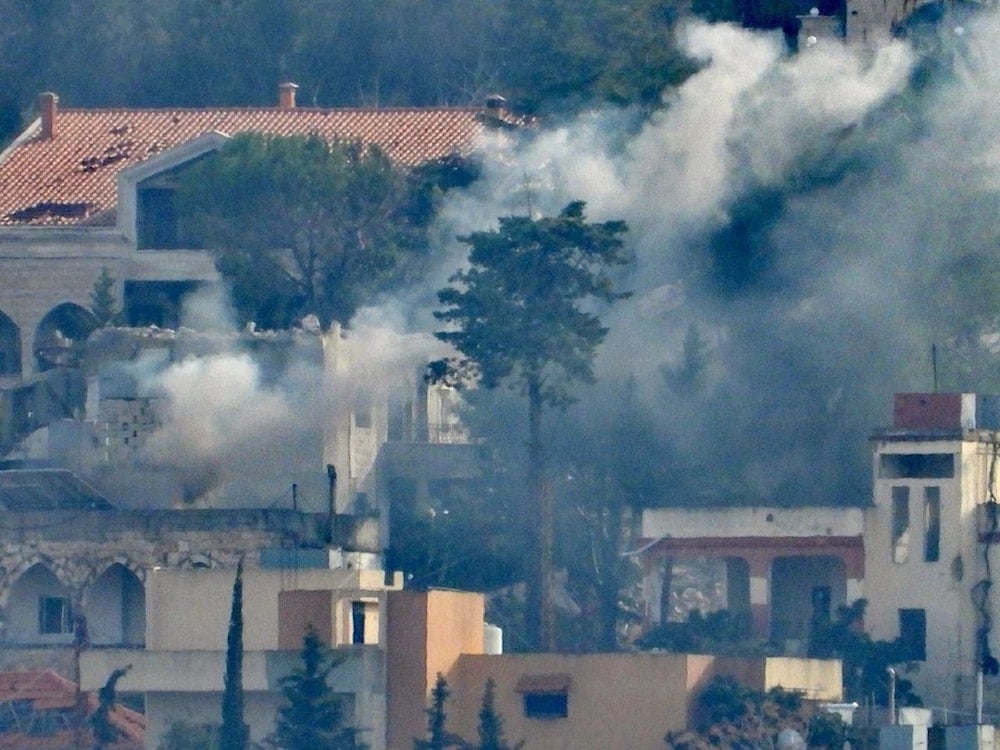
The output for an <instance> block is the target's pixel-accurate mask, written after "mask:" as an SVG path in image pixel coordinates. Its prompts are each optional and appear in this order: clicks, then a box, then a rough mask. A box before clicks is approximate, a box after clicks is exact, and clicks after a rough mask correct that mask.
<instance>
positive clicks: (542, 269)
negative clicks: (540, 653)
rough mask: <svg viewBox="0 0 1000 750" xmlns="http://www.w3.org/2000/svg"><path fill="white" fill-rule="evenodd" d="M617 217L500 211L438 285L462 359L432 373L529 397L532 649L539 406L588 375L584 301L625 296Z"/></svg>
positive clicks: (547, 574) (543, 643)
mask: <svg viewBox="0 0 1000 750" xmlns="http://www.w3.org/2000/svg"><path fill="white" fill-rule="evenodd" d="M627 229H628V227H627V226H626V224H625V222H623V221H606V222H600V223H591V222H588V221H587V220H586V217H585V215H584V203H583V202H581V201H575V202H572V203H570V204H569V205H567V206H566V207H565V208H564V209H563V210H562V211H561V212H560V213H559V214H558V215H557V216H554V217H542V218H537V219H536V218H532V217H529V216H508V217H502V218H500V220H499V228H498V229H495V230H489V231H480V232H474V233H472V234H470V235H468V236H465V237H460V238H459V240H460V241H461V242H463V243H465V244H467V245H469V246H470V248H471V250H470V252H469V267H468V268H467V269H464V270H461V271H459V272H458V273H456V274H455V275H454V276H452V277H451V279H450V282H451V283H452V284H453V286H449V287H446V288H445V289H442V290H441V291H440V292H438V298H439V300H440V302H441V304H442V305H444V306H445V308H444V309H443V310H439V311H436V312H435V313H434V314H435V316H436V317H437V318H438V319H439V320H442V321H444V322H445V323H446V324H447V328H446V330H443V331H439V332H437V333H436V334H435V335H436V336H437V337H438V338H439V339H441V340H442V341H446V342H448V343H449V344H451V345H452V346H453V347H455V349H457V350H458V351H459V352H461V354H462V355H463V357H462V358H456V359H455V360H453V361H451V362H449V363H447V366H442V365H441V364H440V363H438V364H437V365H436V366H435V365H432V368H431V370H432V373H436V375H437V376H444V377H447V374H448V372H449V371H451V372H458V373H460V375H461V376H462V377H460V378H459V380H461V379H463V377H464V378H472V379H476V380H478V382H479V383H480V384H481V385H482V386H483V387H485V388H488V389H492V388H496V387H497V386H498V385H500V384H501V383H508V384H510V385H511V386H513V387H514V388H515V389H518V390H519V391H520V392H521V393H522V394H523V395H525V396H526V397H527V401H528V483H527V484H528V496H529V499H530V506H529V507H530V511H531V512H534V511H537V513H538V515H539V518H538V523H537V526H536V529H537V533H538V538H537V540H536V543H535V548H534V553H533V555H532V556H531V560H532V563H531V565H530V569H531V572H530V574H529V576H528V606H527V616H526V620H527V630H528V633H527V637H528V640H529V642H531V643H532V644H533V645H534V646H535V647H536V648H543V649H551V648H552V647H553V646H554V612H553V610H552V601H551V600H552V597H551V595H550V593H549V586H550V585H551V578H552V554H553V535H554V523H555V520H554V505H553V497H552V493H551V492H550V491H548V489H547V487H546V485H545V476H544V469H545V458H544V453H543V450H542V434H541V418H542V409H543V407H546V406H548V407H557V408H562V409H565V408H566V407H567V406H569V404H571V403H572V402H573V400H574V398H575V395H574V393H573V386H574V385H575V384H577V383H589V382H592V381H593V379H594V358H595V357H596V354H597V347H598V346H599V345H600V343H601V342H602V341H603V340H604V337H605V335H606V334H607V332H608V329H607V328H606V327H605V326H604V325H603V324H602V322H601V319H600V317H599V316H598V315H597V314H596V313H595V312H594V311H592V310H591V309H589V308H585V305H589V304H592V303H604V304H610V303H612V302H614V301H616V300H619V299H622V298H623V297H626V296H628V295H627V293H623V292H619V291H617V290H616V288H615V281H614V278H613V272H614V270H615V269H616V268H620V267H621V266H625V265H627V264H629V263H630V262H631V260H632V256H631V253H630V252H629V251H628V250H627V249H626V247H625V244H624V241H623V239H622V235H623V234H624V233H625V232H626V231H627Z"/></svg>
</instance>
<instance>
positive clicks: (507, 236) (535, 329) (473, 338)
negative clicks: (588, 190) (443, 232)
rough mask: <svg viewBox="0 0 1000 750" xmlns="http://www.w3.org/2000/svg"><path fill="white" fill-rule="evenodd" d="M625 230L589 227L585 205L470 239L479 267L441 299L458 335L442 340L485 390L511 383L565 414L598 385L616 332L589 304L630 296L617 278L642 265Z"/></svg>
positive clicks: (512, 220)
mask: <svg viewBox="0 0 1000 750" xmlns="http://www.w3.org/2000/svg"><path fill="white" fill-rule="evenodd" d="M625 231H627V226H626V224H625V222H623V221H606V222H602V223H590V222H587V221H586V218H585V216H584V203H583V202H582V201H576V202H573V203H570V204H569V205H568V206H566V208H564V209H563V210H562V211H561V212H560V214H559V215H558V216H556V217H547V218H540V219H532V218H530V217H527V216H508V217H502V218H501V219H500V226H499V229H496V230H490V231H480V232H474V233H473V234H471V235H468V236H466V237H460V238H459V240H460V241H461V242H463V243H465V244H466V245H469V247H470V248H471V250H470V253H469V268H468V269H467V270H461V271H459V272H458V273H456V274H455V275H454V276H452V277H451V279H450V281H451V283H452V284H455V285H456V286H450V287H447V288H445V289H442V290H441V291H440V292H438V298H439V300H440V301H441V303H442V304H443V305H444V306H445V309H444V310H441V311H437V312H435V313H434V315H435V317H436V318H438V320H442V321H444V322H445V323H446V324H448V326H449V327H448V329H447V330H445V331H440V332H438V333H436V334H435V336H437V338H439V339H441V340H442V341H445V342H447V343H449V344H451V345H452V346H454V347H455V348H456V349H457V350H458V351H460V352H462V353H463V354H464V355H465V356H466V358H467V359H466V360H465V361H464V363H463V364H465V365H467V366H468V367H469V368H470V369H471V370H472V371H473V372H474V373H475V374H476V375H477V376H478V377H479V378H480V380H481V382H482V384H483V385H484V386H485V387H487V388H495V387H496V386H497V385H499V384H500V383H501V382H504V381H510V382H512V383H514V384H516V385H517V386H518V387H519V388H520V389H521V390H522V392H523V393H525V394H529V395H530V393H531V391H532V389H533V388H534V389H536V390H537V394H536V395H537V398H538V399H540V403H541V404H548V405H553V406H557V407H560V408H565V407H566V406H567V405H568V404H569V403H571V402H572V400H573V397H572V395H571V393H570V386H571V385H572V384H573V383H575V382H585V383H588V382H592V381H593V379H594V374H593V362H594V357H595V355H596V350H597V346H598V345H599V344H600V343H601V342H602V341H603V340H604V337H605V335H606V334H607V330H608V329H607V328H605V327H604V326H603V325H602V324H601V320H600V318H599V317H598V316H597V315H596V314H594V313H593V312H590V311H588V310H585V309H584V308H583V305H584V304H585V303H587V302H589V301H591V300H593V301H597V302H605V303H610V302H614V301H615V300H619V299H622V298H624V297H627V296H628V294H627V293H622V292H617V291H615V289H614V280H613V278H612V276H611V271H612V270H613V269H614V268H615V267H620V266H625V265H628V264H629V263H630V262H631V261H632V255H631V253H629V252H628V251H627V250H626V249H625V247H624V243H623V241H622V238H621V235H622V234H623V233H624V232H625ZM512 332H516V335H512Z"/></svg>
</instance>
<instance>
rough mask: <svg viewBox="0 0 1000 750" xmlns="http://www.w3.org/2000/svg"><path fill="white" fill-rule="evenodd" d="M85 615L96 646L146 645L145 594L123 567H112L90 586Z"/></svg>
mask: <svg viewBox="0 0 1000 750" xmlns="http://www.w3.org/2000/svg"><path fill="white" fill-rule="evenodd" d="M84 614H85V615H86V617H87V636H88V638H89V639H90V642H91V643H92V644H93V645H95V646H119V645H121V646H141V645H143V644H144V643H145V641H146V590H145V588H144V587H143V585H142V581H140V580H139V578H138V576H136V574H135V573H133V572H132V571H131V570H129V569H128V568H127V567H126V566H124V565H122V564H121V563H115V564H113V565H111V566H109V567H108V569H107V570H105V571H104V572H103V573H102V574H101V576H100V577H99V578H98V579H97V580H96V581H94V583H93V585H91V586H90V588H89V589H88V591H87V596H86V603H85V605H84Z"/></svg>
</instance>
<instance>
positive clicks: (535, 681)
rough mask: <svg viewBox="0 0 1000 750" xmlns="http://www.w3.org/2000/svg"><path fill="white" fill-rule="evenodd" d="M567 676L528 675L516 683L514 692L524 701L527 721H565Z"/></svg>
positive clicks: (566, 714)
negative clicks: (519, 694)
mask: <svg viewBox="0 0 1000 750" xmlns="http://www.w3.org/2000/svg"><path fill="white" fill-rule="evenodd" d="M569 684H570V676H569V675H568V674H529V675H523V676H522V677H521V679H519V680H518V681H517V687H516V688H515V690H516V691H517V692H519V693H521V694H522V696H523V699H524V716H525V718H528V719H565V718H566V717H567V716H569Z"/></svg>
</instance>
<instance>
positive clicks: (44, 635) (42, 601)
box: [7, 563, 73, 644]
mask: <svg viewBox="0 0 1000 750" xmlns="http://www.w3.org/2000/svg"><path fill="white" fill-rule="evenodd" d="M7 639H8V641H10V642H11V643H18V644H40V643H71V642H72V640H73V600H72V596H71V592H70V590H69V589H68V588H67V587H66V586H64V585H63V584H62V583H60V581H59V579H58V578H56V576H55V573H53V572H52V571H51V570H49V569H48V568H47V567H45V566H44V565H42V564H41V563H38V564H35V565H32V566H31V567H30V568H28V570H26V571H25V572H24V573H23V574H22V575H21V577H20V578H18V579H17V581H15V582H14V585H13V587H12V588H11V593H10V598H9V599H8V601H7Z"/></svg>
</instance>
